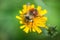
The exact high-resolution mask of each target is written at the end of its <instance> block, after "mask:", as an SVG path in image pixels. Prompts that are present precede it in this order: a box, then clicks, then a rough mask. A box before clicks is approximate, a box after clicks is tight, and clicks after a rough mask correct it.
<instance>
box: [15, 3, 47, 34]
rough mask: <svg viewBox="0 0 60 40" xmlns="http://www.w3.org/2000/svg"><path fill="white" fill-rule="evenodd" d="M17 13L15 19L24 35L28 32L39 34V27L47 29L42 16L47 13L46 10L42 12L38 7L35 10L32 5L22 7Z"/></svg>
mask: <svg viewBox="0 0 60 40" xmlns="http://www.w3.org/2000/svg"><path fill="white" fill-rule="evenodd" d="M19 13H20V15H19V16H16V18H17V19H19V20H20V21H19V22H20V24H23V25H22V26H20V29H23V31H25V32H26V33H28V32H29V31H30V32H31V31H33V32H38V33H41V32H42V30H41V28H40V27H43V28H47V26H46V21H47V17H45V16H44V15H45V14H46V13H47V10H46V9H44V10H42V9H41V7H40V6H38V7H37V8H35V6H34V5H33V4H32V5H23V9H22V11H19Z"/></svg>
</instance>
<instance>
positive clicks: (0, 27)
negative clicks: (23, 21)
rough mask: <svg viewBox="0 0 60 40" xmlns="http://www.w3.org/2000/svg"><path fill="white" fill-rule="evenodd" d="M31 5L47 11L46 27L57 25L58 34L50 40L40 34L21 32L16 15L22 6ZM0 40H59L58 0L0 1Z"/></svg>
mask: <svg viewBox="0 0 60 40" xmlns="http://www.w3.org/2000/svg"><path fill="white" fill-rule="evenodd" d="M27 3H31V4H34V5H36V7H37V5H40V6H41V7H42V9H47V10H48V13H47V14H46V16H47V17H48V21H47V25H49V24H51V25H57V30H58V34H57V35H56V36H55V37H53V38H51V37H47V36H46V35H47V34H46V32H45V33H42V34H38V33H33V32H32V33H28V34H26V33H25V32H23V31H22V30H21V29H20V28H19V26H20V24H19V21H18V20H17V19H16V15H19V10H21V9H22V6H23V5H24V4H27ZM0 40H60V0H0Z"/></svg>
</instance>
